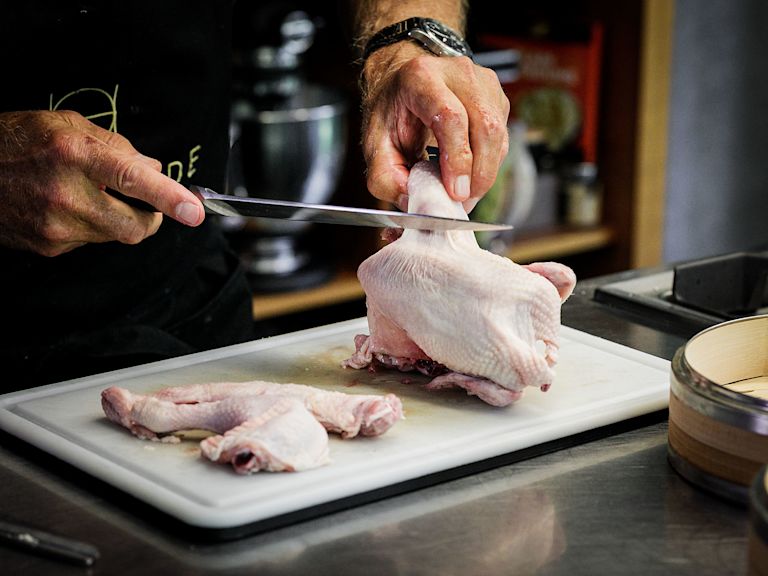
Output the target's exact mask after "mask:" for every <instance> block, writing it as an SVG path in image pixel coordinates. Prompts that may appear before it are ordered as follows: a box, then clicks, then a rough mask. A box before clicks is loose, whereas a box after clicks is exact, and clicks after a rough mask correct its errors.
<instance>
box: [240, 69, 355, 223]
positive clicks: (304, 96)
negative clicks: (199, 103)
mask: <svg viewBox="0 0 768 576" xmlns="http://www.w3.org/2000/svg"><path fill="white" fill-rule="evenodd" d="M346 109H347V104H346V100H345V98H344V95H343V94H342V93H341V92H340V91H338V90H336V89H333V88H330V87H325V86H319V85H313V84H302V85H301V87H300V88H299V89H298V90H297V91H296V92H295V93H294V94H292V95H291V96H290V97H287V98H275V99H272V100H263V99H240V100H237V101H236V102H235V103H234V105H233V110H232V135H231V140H232V163H233V166H232V169H231V171H230V178H231V185H230V189H232V190H233V193H234V194H241V195H247V196H252V197H257V198H271V199H276V200H291V201H296V202H309V203H312V204H325V203H327V202H328V199H329V198H330V197H331V196H332V194H333V192H334V191H335V189H336V186H337V184H338V179H339V176H340V173H341V170H342V168H343V165H344V160H345V154H346V149H347V140H348V138H347V115H346ZM306 226H307V224H306V223H300V222H284V221H280V220H270V219H261V220H258V221H257V225H256V228H257V229H258V231H260V232H273V233H277V234H280V233H292V232H298V231H300V230H302V229H303V228H305V227H306Z"/></svg>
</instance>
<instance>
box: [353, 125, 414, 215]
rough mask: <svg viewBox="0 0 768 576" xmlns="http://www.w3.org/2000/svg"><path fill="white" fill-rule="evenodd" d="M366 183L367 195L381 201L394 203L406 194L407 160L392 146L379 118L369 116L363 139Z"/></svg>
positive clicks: (387, 132)
mask: <svg viewBox="0 0 768 576" xmlns="http://www.w3.org/2000/svg"><path fill="white" fill-rule="evenodd" d="M363 155H364V156H365V162H366V184H367V186H368V190H369V191H370V193H371V194H372V195H373V196H374V197H376V198H378V199H379V200H383V201H385V202H389V203H391V204H395V205H397V204H398V201H399V200H400V199H401V198H402V197H404V196H406V195H407V193H408V174H409V166H408V164H409V163H408V160H407V159H406V158H405V156H404V155H403V154H402V152H401V151H400V149H399V148H398V147H396V146H395V145H394V144H393V142H392V140H391V136H390V133H389V130H388V129H387V127H386V126H385V125H384V121H383V116H382V115H380V114H375V113H374V114H372V115H371V119H370V122H369V123H368V128H367V131H366V134H365V136H364V139H363Z"/></svg>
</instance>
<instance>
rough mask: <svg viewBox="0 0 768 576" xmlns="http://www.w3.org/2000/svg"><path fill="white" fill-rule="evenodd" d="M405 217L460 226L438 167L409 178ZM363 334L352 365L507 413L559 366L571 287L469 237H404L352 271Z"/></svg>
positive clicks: (555, 268)
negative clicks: (459, 392) (402, 374)
mask: <svg viewBox="0 0 768 576" xmlns="http://www.w3.org/2000/svg"><path fill="white" fill-rule="evenodd" d="M408 195H409V202H408V211H409V212H412V213H421V214H431V215H436V216H447V217H451V218H463V219H467V215H466V213H465V212H464V209H463V208H462V205H461V204H460V203H459V202H454V201H453V200H451V199H450V198H449V196H448V194H447V193H446V191H445V188H444V187H443V185H442V183H441V180H440V173H439V168H438V165H437V164H436V163H435V162H428V161H423V162H420V163H418V164H416V165H415V166H414V167H413V169H412V170H411V175H410V177H409V180H408ZM358 278H359V280H360V282H361V284H362V286H363V289H364V290H365V294H366V305H367V310H368V314H367V315H368V328H369V331H370V335H358V336H357V337H356V338H355V347H356V351H355V353H354V355H353V356H352V357H351V358H349V359H348V360H346V361H345V362H344V365H345V366H347V367H352V368H364V367H368V366H371V365H384V366H387V367H392V368H397V369H400V370H404V371H408V370H418V371H420V372H422V373H424V374H427V375H430V376H435V378H434V379H433V380H432V381H431V382H430V383H429V384H428V387H430V388H443V387H460V388H464V389H465V390H466V391H467V392H468V393H469V394H473V395H477V396H478V397H479V398H481V399H482V400H484V401H486V402H488V403H489V404H493V405H495V406H505V405H508V404H511V403H512V402H514V401H516V400H517V399H518V398H520V396H521V394H522V392H523V390H524V389H525V388H526V387H528V386H534V387H537V388H540V389H542V390H547V389H548V388H549V386H550V385H551V384H552V380H553V377H554V373H553V370H552V367H553V366H554V364H555V363H556V362H557V351H558V333H559V328H560V305H561V303H562V302H563V301H564V300H565V299H566V298H567V297H568V296H569V295H570V294H571V292H572V291H573V288H574V285H575V283H576V277H575V274H574V273H573V271H572V270H571V269H570V268H568V267H567V266H564V265H562V264H558V263H556V262H540V263H535V264H531V265H528V266H521V265H518V264H516V263H514V262H513V261H511V260H510V259H508V258H505V257H503V256H499V255H497V254H493V253H491V252H489V251H487V250H483V249H482V248H480V246H479V245H478V244H477V241H476V239H475V236H474V233H472V232H468V231H448V232H428V231H420V230H405V231H404V232H403V234H402V235H401V236H400V238H398V239H397V240H395V241H393V242H391V243H390V244H388V245H386V246H384V247H383V248H382V249H381V250H379V251H378V252H376V253H375V254H373V255H372V256H371V257H369V258H368V259H367V260H365V261H364V262H363V263H362V264H361V265H360V267H359V269H358Z"/></svg>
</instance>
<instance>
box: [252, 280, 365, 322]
mask: <svg viewBox="0 0 768 576" xmlns="http://www.w3.org/2000/svg"><path fill="white" fill-rule="evenodd" d="M363 296H365V293H364V292H363V288H362V286H360V283H359V282H358V281H357V277H356V276H355V274H353V273H352V272H342V273H340V274H339V275H338V276H336V277H335V278H334V279H333V280H331V281H330V282H328V283H326V284H322V285H321V286H317V287H316V288H309V289H307V290H299V291H296V292H280V293H274V294H257V295H256V296H254V298H253V317H254V319H256V320H263V319H265V318H273V317H275V316H283V315H285V314H292V313H294V312H301V311H303V310H311V309H313V308H321V307H323V306H330V305H332V304H339V303H341V302H349V301H351V300H355V299H357V298H362V297H363Z"/></svg>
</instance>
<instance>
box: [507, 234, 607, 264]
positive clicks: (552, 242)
mask: <svg viewBox="0 0 768 576" xmlns="http://www.w3.org/2000/svg"><path fill="white" fill-rule="evenodd" d="M614 239H615V234H614V233H613V230H611V228H609V227H607V226H596V227H594V228H562V227H560V228H556V229H551V230H543V231H541V232H536V233H535V234H534V233H529V234H525V235H521V237H520V238H519V239H516V240H513V242H512V246H511V247H510V248H509V250H508V251H507V253H506V255H507V256H508V257H509V258H511V259H512V260H514V261H515V262H521V263H529V262H535V261H541V260H550V259H553V258H562V257H564V256H572V255H574V254H582V253H584V252H589V251H591V250H597V249H599V248H606V247H608V246H610V245H611V244H612V243H613V242H614Z"/></svg>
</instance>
